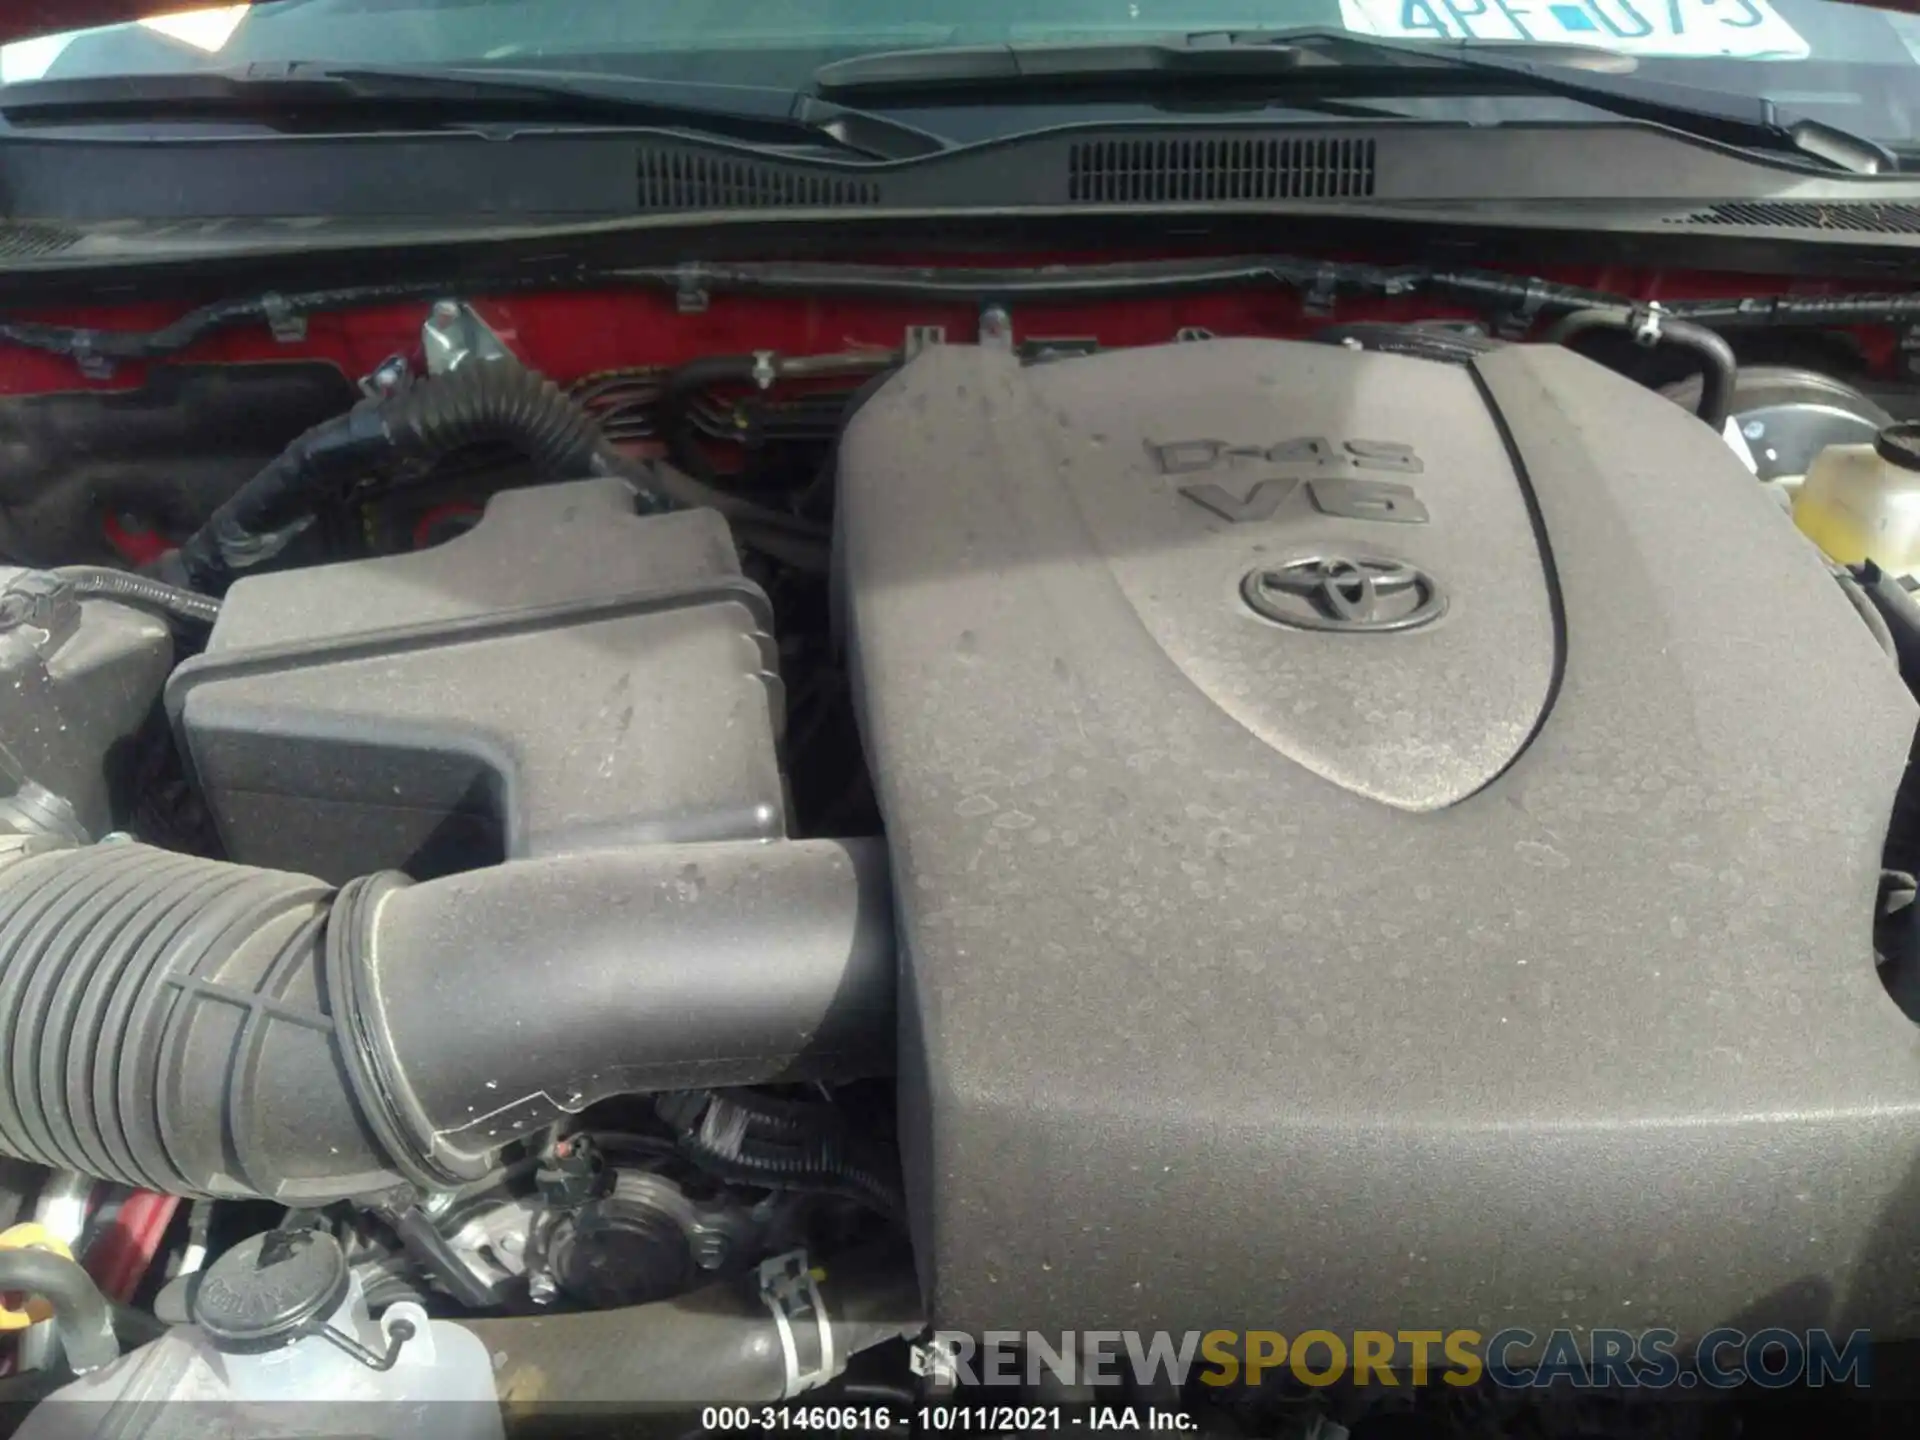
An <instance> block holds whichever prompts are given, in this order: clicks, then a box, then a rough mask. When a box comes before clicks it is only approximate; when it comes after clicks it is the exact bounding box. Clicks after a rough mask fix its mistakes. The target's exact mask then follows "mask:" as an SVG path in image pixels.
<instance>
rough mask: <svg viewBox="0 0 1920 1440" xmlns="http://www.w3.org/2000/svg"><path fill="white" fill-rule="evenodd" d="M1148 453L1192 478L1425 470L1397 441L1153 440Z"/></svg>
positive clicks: (1168, 469)
mask: <svg viewBox="0 0 1920 1440" xmlns="http://www.w3.org/2000/svg"><path fill="white" fill-rule="evenodd" d="M1147 449H1148V451H1149V452H1150V453H1151V454H1152V455H1153V457H1154V462H1155V463H1156V464H1157V465H1158V466H1159V467H1160V473H1161V474H1162V475H1193V474H1197V473H1200V472H1202V471H1207V470H1220V469H1228V468H1235V467H1240V466H1245V465H1271V466H1277V467H1280V468H1282V469H1290V470H1310V471H1317V470H1324V469H1326V468H1328V467H1330V466H1339V465H1348V466H1352V467H1353V468H1354V469H1356V470H1391V471H1394V472H1396V473H1398V474H1402V475H1418V474H1419V473H1420V472H1421V471H1422V470H1424V469H1425V468H1426V467H1425V466H1424V465H1423V464H1422V463H1421V461H1420V457H1419V456H1418V455H1416V454H1415V453H1414V450H1413V447H1412V446H1411V445H1403V444H1401V443H1400V442H1399V441H1397V440H1341V441H1338V442H1335V441H1333V440H1329V439H1326V438H1324V437H1323V436H1319V435H1300V436H1295V437H1294V438H1292V439H1288V440H1281V441H1278V442H1276V443H1274V444H1271V445H1236V444H1233V443H1231V442H1229V441H1226V440H1167V441H1157V440H1149V441H1148V442H1147Z"/></svg>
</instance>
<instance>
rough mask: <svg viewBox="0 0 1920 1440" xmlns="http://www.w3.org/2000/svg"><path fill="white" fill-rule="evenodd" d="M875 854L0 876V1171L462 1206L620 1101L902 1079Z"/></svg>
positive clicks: (108, 868)
mask: <svg viewBox="0 0 1920 1440" xmlns="http://www.w3.org/2000/svg"><path fill="white" fill-rule="evenodd" d="M892 925H893V922H892V916H891V899H890V891H889V887H888V883H887V876H886V864H885V847H884V846H883V845H882V844H881V843H880V842H879V841H877V840H872V841H868V840H862V841H830V840H807V841H781V842H777V843H773V844H757V843H754V844H703V845H684V846H680V845H658V846H649V847H646V848H640V849H631V850H606V851H589V852H583V853H578V854H569V855H563V856H555V857H551V858H546V859H538V860H524V861H514V862H511V863H509V864H505V865H498V866H494V867H492V868H490V869H486V870H479V871H474V872H471V873H468V874H461V875H454V876H449V877H447V878H445V879H442V880H435V881H431V882H429V883H426V884H420V885H410V884H408V883H407V881H406V880H405V878H404V877H402V876H398V875H379V876H372V877H369V878H367V879H364V880H358V881H355V882H353V883H352V884H350V885H348V886H346V887H345V888H344V889H343V890H342V891H340V892H339V894H338V895H337V896H336V895H335V893H334V892H333V891H332V890H330V889H329V888H328V887H327V886H326V885H324V884H323V883H321V882H320V881H318V880H314V879H310V878H308V877H306V876H301V875H289V874H285V873H282V872H278V871H271V870H258V869H254V868H251V867H247V866H241V865H230V864H226V863H224V862H220V861H212V860H202V859H197V858H194V857H191V856H185V855H178V854H174V853H172V852H170V851H164V850H156V849H152V848H150V847H148V846H144V845H135V844H115V845H96V846H92V847H90V848H86V849H77V850H59V851H51V852H49V851H39V852H37V853H33V854H31V855H28V856H27V857H26V858H20V859H15V860H13V861H11V862H10V863H7V864H4V865H0V1056H4V1061H0V1154H7V1155H12V1156H15V1157H17V1158H20V1159H25V1160H31V1161H34V1162H36V1163H38V1164H42V1165H48V1166H51V1167H53V1168H56V1169H62V1170H76V1171H79V1172H80V1173H82V1174H87V1175H97V1176H100V1177H101V1178H103V1179H108V1180H114V1181H118V1182H120V1183H123V1184H129V1185H136V1186H140V1187H142V1188H145V1189H152V1190H159V1191H162V1192H165V1193H167V1194H174V1195H187V1196H211V1197H215V1198H224V1197H236V1198H238V1197H261V1198H266V1199H272V1200H276V1201H278V1202H279V1203H281V1204H283V1205H289V1206H302V1205H313V1204H321V1203H325V1202H328V1201H332V1200H337V1199H344V1198H352V1197H378V1196H382V1195H386V1194H389V1193H390V1192H392V1191H393V1190H395V1189H396V1188H397V1187H399V1186H400V1185H401V1184H402V1183H403V1182H404V1183H411V1184H413V1185H416V1186H419V1187H422V1188H451V1187H453V1186H455V1185H458V1184H460V1183H462V1182H464V1181H467V1180H471V1179H475V1178H477V1177H479V1176H482V1175H485V1174H488V1173H490V1172H491V1171H492V1169H493V1168H494V1166H495V1164H496V1163H497V1152H498V1151H499V1150H500V1149H501V1147H503V1146H505V1145H507V1144H509V1143H510V1142H512V1141H515V1140H518V1139H520V1138H522V1137H524V1136H526V1135H528V1134H530V1133H532V1132H534V1131H536V1130H539V1129H542V1128H544V1127H546V1126H550V1125H552V1124H554V1123H556V1122H558V1121H560V1120H562V1119H565V1118H566V1117H567V1116H569V1115H571V1114H573V1113H576V1112H577V1111H579V1110H580V1109H582V1108H584V1107H585V1106H587V1105H590V1104H592V1103H594V1102H595V1101H596V1100H600V1099H605V1098H607V1097H609V1096H612V1095H622V1094H648V1093H654V1092H658V1091H667V1090H690V1089H698V1088H703V1087H706V1086H731V1085H758V1084H770V1083H785V1082H789V1081H807V1080H828V1081H831V1080H846V1079H854V1078H859V1077H863V1076H872V1075H884V1074H888V1073H890V1072H891V1070H892V1065H893V1035H894V1011H893V991H894V960H893V928H892Z"/></svg>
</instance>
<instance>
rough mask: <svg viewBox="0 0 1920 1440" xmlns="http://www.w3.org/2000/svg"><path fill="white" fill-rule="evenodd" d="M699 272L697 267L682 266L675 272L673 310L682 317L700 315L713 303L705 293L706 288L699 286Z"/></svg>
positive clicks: (711, 298) (711, 297)
mask: <svg viewBox="0 0 1920 1440" xmlns="http://www.w3.org/2000/svg"><path fill="white" fill-rule="evenodd" d="M701 279H702V276H701V272H700V267H699V266H698V265H682V266H681V267H680V269H679V270H678V271H677V272H675V276H674V281H675V285H674V292H673V308H674V309H675V310H677V311H679V312H680V313H681V314H682V315H700V314H703V313H705V311H706V309H707V307H708V306H709V305H711V304H712V303H713V296H712V295H710V294H708V293H707V287H706V286H705V285H703V284H701V283H700V282H701Z"/></svg>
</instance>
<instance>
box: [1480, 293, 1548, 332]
mask: <svg viewBox="0 0 1920 1440" xmlns="http://www.w3.org/2000/svg"><path fill="white" fill-rule="evenodd" d="M1546 304H1547V288H1546V286H1544V285H1542V284H1541V283H1540V282H1539V281H1538V280H1529V281H1527V288H1526V290H1525V292H1524V293H1523V294H1522V295H1521V297H1520V303H1519V304H1518V305H1515V306H1514V307H1513V309H1511V310H1509V311H1508V312H1507V313H1506V314H1504V315H1502V316H1501V317H1500V318H1499V320H1498V321H1497V322H1496V323H1495V325H1494V327H1493V328H1494V333H1495V334H1497V335H1499V336H1500V337H1501V338H1502V339H1505V340H1517V339H1519V338H1520V337H1521V336H1523V335H1525V334H1526V333H1527V332H1528V331H1529V330H1531V329H1532V328H1533V323H1534V321H1536V320H1538V319H1539V318H1540V312H1541V311H1542V310H1543V309H1545V308H1546Z"/></svg>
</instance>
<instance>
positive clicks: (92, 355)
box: [73, 330, 115, 380]
mask: <svg viewBox="0 0 1920 1440" xmlns="http://www.w3.org/2000/svg"><path fill="white" fill-rule="evenodd" d="M73 363H74V364H75V365H77V366H79V367H80V373H81V374H82V375H84V376H86V377H87V379H89V380H111V379H112V378H113V372H114V368H115V367H114V363H113V361H111V360H109V359H108V358H107V357H106V356H104V355H102V354H101V353H100V352H99V351H98V350H96V349H94V348H93V332H92V331H91V330H82V331H80V332H79V333H78V334H76V335H75V336H74V337H73Z"/></svg>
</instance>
